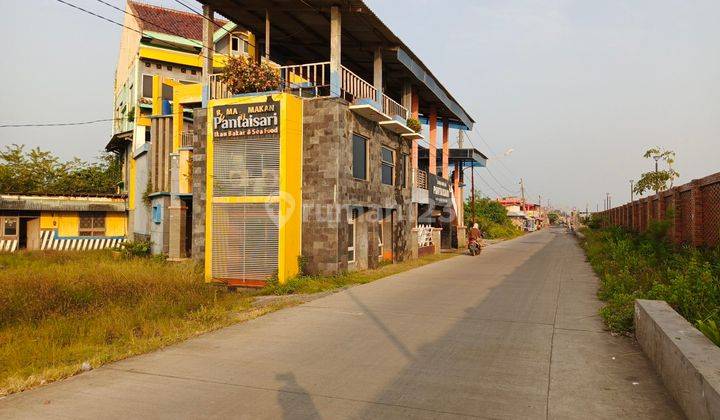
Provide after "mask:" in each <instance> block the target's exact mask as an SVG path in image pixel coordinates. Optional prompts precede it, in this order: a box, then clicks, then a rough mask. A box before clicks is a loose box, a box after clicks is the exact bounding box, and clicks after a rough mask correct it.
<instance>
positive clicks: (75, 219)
mask: <svg viewBox="0 0 720 420" xmlns="http://www.w3.org/2000/svg"><path fill="white" fill-rule="evenodd" d="M126 210H127V209H126V197H125V196H122V195H108V196H64V195H63V196H54V195H11V194H2V195H0V229H1V230H0V251H4V252H13V251H17V250H29V251H33V250H91V249H104V248H112V247H116V246H119V245H120V243H121V242H123V241H124V240H125V238H126V236H127V213H126Z"/></svg>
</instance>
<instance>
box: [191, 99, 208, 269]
mask: <svg viewBox="0 0 720 420" xmlns="http://www.w3.org/2000/svg"><path fill="white" fill-rule="evenodd" d="M193 117H194V127H195V128H194V132H195V136H194V138H193V154H192V191H193V200H192V207H193V208H192V214H193V218H192V258H193V259H194V260H203V259H204V258H205V199H206V191H205V184H206V178H207V166H206V163H207V158H206V150H207V149H206V146H207V108H198V109H195V110H194V115H193Z"/></svg>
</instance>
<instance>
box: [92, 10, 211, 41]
mask: <svg viewBox="0 0 720 420" xmlns="http://www.w3.org/2000/svg"><path fill="white" fill-rule="evenodd" d="M97 1H98V2H99V3H102V4H104V5H106V6H108V7H111V8H113V9H115V10H117V11H119V12H122V13H125V14H126V15H129V16H132V17H134V18H135V19H137V20H140V21H142V22H145V23H149V24H151V25H153V26H157V27H158V28H160V29H162V30H164V31H167V32H168V33H169V34H171V35H175V36H177V37H180V38H182V39H186V40H188V41H190V42H192V43H193V44H195V45H197V46H199V47H200V48H202V47H203V45H202V44H201V43H200V42H199V41H197V40H195V39H191V38H188V37H185V36H182V35H180V33H179V31H178V30H177V29H175V30H170V29H168V28H167V27H165V26H161V25H159V24H157V22H148V21H147V20H145V19H143V18H141V17H140V16H138V15H136V14H133V13H130V12H128V11H127V10H123V9H121V8H119V7H117V6H115V5H113V4H110V3H108V2H106V1H104V0H97ZM210 49H211V50H212V51H213V52H216V51H215V50H214V49H213V48H212V47H210Z"/></svg>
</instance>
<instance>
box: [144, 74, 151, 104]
mask: <svg viewBox="0 0 720 420" xmlns="http://www.w3.org/2000/svg"><path fill="white" fill-rule="evenodd" d="M152 85H153V77H152V75H150V74H143V76H142V96H143V98H152V93H153V92H152V90H153V86H152Z"/></svg>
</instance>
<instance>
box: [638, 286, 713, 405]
mask: <svg viewBox="0 0 720 420" xmlns="http://www.w3.org/2000/svg"><path fill="white" fill-rule="evenodd" d="M635 336H636V337H637V340H638V343H640V347H642V349H643V351H644V352H645V354H646V355H647V356H648V358H649V359H650V361H651V362H652V364H653V365H654V366H655V370H656V371H657V372H658V374H659V375H660V377H661V378H662V380H663V382H664V383H665V386H666V387H667V389H668V391H669V392H670V395H672V396H673V398H674V399H675V401H677V403H678V404H679V405H680V407H681V408H682V410H683V411H684V412H685V415H687V417H688V418H689V419H720V347H718V346H716V345H715V344H713V343H712V342H711V341H710V340H708V338H707V337H705V336H704V335H703V334H702V333H701V332H700V331H698V330H697V329H696V328H695V327H693V326H692V324H690V323H689V322H688V321H687V320H686V319H685V318H683V317H682V316H680V315H679V314H678V313H677V312H675V311H674V310H673V309H672V308H671V307H670V305H668V304H667V302H665V301H662V300H636V301H635Z"/></svg>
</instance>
